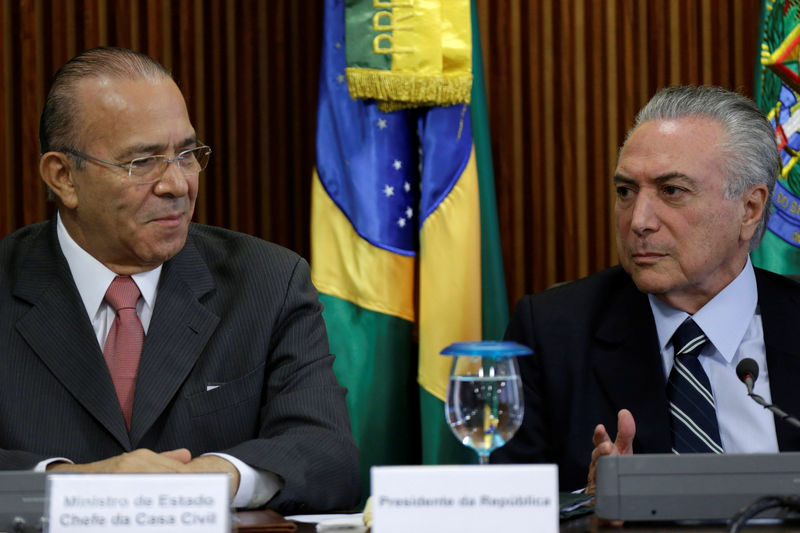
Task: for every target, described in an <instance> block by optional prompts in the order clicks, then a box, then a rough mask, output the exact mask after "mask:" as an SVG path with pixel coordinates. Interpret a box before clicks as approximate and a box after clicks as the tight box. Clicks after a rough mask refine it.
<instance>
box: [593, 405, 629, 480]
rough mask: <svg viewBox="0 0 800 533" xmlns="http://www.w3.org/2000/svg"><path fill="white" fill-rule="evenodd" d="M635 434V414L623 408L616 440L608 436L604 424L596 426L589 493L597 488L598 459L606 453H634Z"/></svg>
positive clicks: (618, 418)
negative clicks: (612, 440)
mask: <svg viewBox="0 0 800 533" xmlns="http://www.w3.org/2000/svg"><path fill="white" fill-rule="evenodd" d="M635 435H636V423H635V422H634V421H633V415H632V414H631V412H630V411H628V410H627V409H621V410H620V412H619V413H618V414H617V439H616V440H615V441H614V442H611V437H609V436H608V432H607V431H606V428H605V426H603V424H598V425H597V427H596V428H594V435H592V442H593V443H594V450H592V462H591V464H589V477H588V479H587V481H586V492H587V493H588V494H594V492H595V489H596V488H597V483H596V475H597V460H598V459H600V458H601V457H603V456H604V455H620V454H631V453H633V437H634V436H635Z"/></svg>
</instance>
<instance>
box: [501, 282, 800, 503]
mask: <svg viewBox="0 0 800 533" xmlns="http://www.w3.org/2000/svg"><path fill="white" fill-rule="evenodd" d="M756 280H757V284H758V302H759V306H760V308H761V319H762V322H763V325H764V343H765V345H766V353H767V365H768V367H769V379H770V390H771V393H772V401H773V402H774V403H775V404H776V405H779V406H781V407H782V408H783V409H784V410H786V411H788V412H789V413H794V414H800V394H798V383H800V345H798V342H797V330H798V325H799V324H800V311H799V310H800V285H798V284H796V283H795V282H793V281H791V280H788V279H786V278H784V277H783V276H779V275H777V274H773V273H770V272H767V271H764V270H760V269H756ZM506 336H507V338H508V339H511V340H515V341H517V342H520V343H522V344H525V345H527V346H529V347H530V348H532V349H533V351H534V355H532V356H530V357H521V358H520V367H521V372H522V377H523V383H524V394H525V416H524V419H523V423H522V427H521V428H520V430H519V431H518V432H517V434H516V436H514V438H513V439H511V441H510V442H509V443H508V444H507V445H506V446H504V447H503V448H500V449H498V450H497V451H496V452H495V453H494V454H493V455H492V461H493V462H498V463H507V462H526V463H527V462H532V463H535V462H550V463H557V464H558V466H559V482H560V489H561V490H563V491H568V490H573V489H577V488H581V487H584V486H585V485H586V475H587V473H588V468H589V462H590V459H591V453H592V448H593V445H592V432H593V431H594V427H595V426H596V425H597V424H600V423H602V424H605V426H606V429H607V430H608V432H609V435H611V438H612V439H613V438H614V434H615V432H616V427H617V412H618V411H619V410H620V409H622V408H627V409H629V410H630V411H631V413H633V417H634V420H635V421H636V437H635V439H634V442H633V449H634V453H669V452H670V447H671V436H670V430H669V428H670V418H669V407H668V402H667V395H666V376H665V375H664V369H663V365H662V360H661V356H660V353H659V347H658V336H657V333H656V326H655V321H654V319H653V313H652V311H651V310H650V304H649V302H648V301H647V296H646V295H645V294H643V293H641V292H639V291H638V290H637V289H636V286H635V285H634V283H633V281H632V280H631V278H630V276H628V274H626V273H625V271H624V270H623V269H622V268H621V267H614V268H611V269H608V270H605V271H603V272H600V273H598V274H595V275H593V276H589V277H588V278H584V279H582V280H578V281H575V282H572V283H568V284H565V285H562V286H558V287H555V288H552V289H550V290H547V291H544V292H542V293H540V294H537V295H534V296H526V297H524V298H522V299H521V300H520V302H519V304H518V305H517V308H516V311H515V313H514V316H513V317H512V319H511V322H510V324H509V327H508V330H507V332H506ZM744 393H745V387H744V385H742V394H744ZM775 428H776V430H777V435H778V445H779V447H780V449H781V450H800V431H798V430H797V429H794V428H792V427H791V426H788V425H787V424H785V423H784V422H781V421H779V420H776V426H775Z"/></svg>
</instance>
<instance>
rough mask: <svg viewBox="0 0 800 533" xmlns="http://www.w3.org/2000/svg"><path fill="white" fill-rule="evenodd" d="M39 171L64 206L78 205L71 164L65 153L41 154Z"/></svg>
mask: <svg viewBox="0 0 800 533" xmlns="http://www.w3.org/2000/svg"><path fill="white" fill-rule="evenodd" d="M39 173H40V174H41V176H42V180H43V181H44V182H45V183H46V184H47V186H48V187H50V190H51V191H53V194H55V195H56V196H58V198H59V200H61V203H62V205H64V207H66V208H68V209H75V208H76V207H78V195H77V194H76V192H75V185H74V183H73V181H72V166H71V165H70V164H69V160H68V159H67V154H65V153H63V152H47V153H46V154H44V155H42V158H41V159H40V160H39Z"/></svg>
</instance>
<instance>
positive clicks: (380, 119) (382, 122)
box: [377, 118, 387, 130]
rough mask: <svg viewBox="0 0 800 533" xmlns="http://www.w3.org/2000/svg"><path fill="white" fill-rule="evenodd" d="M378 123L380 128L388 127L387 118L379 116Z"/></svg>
mask: <svg viewBox="0 0 800 533" xmlns="http://www.w3.org/2000/svg"><path fill="white" fill-rule="evenodd" d="M377 124H378V129H381V130H385V129H386V126H387V124H386V119H384V118H379V119H378V123H377Z"/></svg>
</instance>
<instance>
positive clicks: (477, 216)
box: [311, 0, 508, 493]
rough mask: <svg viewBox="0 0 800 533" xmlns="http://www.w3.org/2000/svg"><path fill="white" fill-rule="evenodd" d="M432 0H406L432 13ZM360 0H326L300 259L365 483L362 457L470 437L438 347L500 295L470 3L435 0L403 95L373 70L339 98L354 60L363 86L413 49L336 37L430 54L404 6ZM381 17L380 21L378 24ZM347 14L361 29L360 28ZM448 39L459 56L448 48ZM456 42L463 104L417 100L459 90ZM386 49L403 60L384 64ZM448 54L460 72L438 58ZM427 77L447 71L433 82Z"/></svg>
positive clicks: (439, 454) (389, 456) (482, 322)
mask: <svg viewBox="0 0 800 533" xmlns="http://www.w3.org/2000/svg"><path fill="white" fill-rule="evenodd" d="M438 3H439V2H434V1H433V0H426V1H424V2H416V3H414V6H417V7H420V8H423V7H424V8H425V9H426V10H427V13H428V14H430V13H432V11H431V9H432V7H435V6H434V4H438ZM364 5H365V4H363V3H360V2H358V1H356V0H348V1H347V2H344V1H343V0H326V2H325V8H326V12H325V25H324V44H323V52H322V64H321V74H320V90H319V106H318V114H317V160H316V167H317V168H316V172H315V175H314V177H313V185H312V215H311V217H312V218H311V231H312V236H311V254H312V255H311V271H312V278H313V280H314V283H315V285H316V286H317V288H318V289H319V291H320V293H321V296H320V298H321V300H322V302H323V304H324V306H325V310H324V312H323V316H324V318H325V322H326V325H327V328H328V336H329V338H330V342H331V350H332V352H333V353H335V354H336V363H335V365H334V370H335V371H336V374H337V376H338V378H339V380H340V382H341V383H342V384H343V385H344V386H345V387H347V388H348V396H347V405H348V409H349V412H350V418H351V421H352V424H353V433H354V436H355V438H356V442H357V443H358V445H359V448H360V450H361V468H362V478H363V481H364V486H365V488H366V487H368V486H369V484H368V482H369V467H370V466H373V465H392V464H418V463H426V464H430V463H466V462H474V461H475V454H474V452H472V451H471V450H469V449H467V448H465V447H463V446H462V445H461V444H460V443H459V442H458V441H457V440H456V438H455V437H454V436H453V434H452V433H451V432H450V429H449V427H447V425H446V423H445V421H444V403H443V402H444V399H445V393H446V389H447V377H448V374H449V370H450V364H451V360H450V358H448V357H445V356H441V355H440V351H441V350H442V349H443V348H444V347H445V346H447V345H449V344H450V343H452V342H455V341H467V340H480V339H483V338H486V339H497V338H500V337H501V336H502V334H503V331H504V329H505V326H506V323H507V321H508V303H507V301H506V291H505V281H504V278H503V267H502V260H501V255H500V240H499V231H498V227H497V212H496V206H495V196H494V183H493V175H492V163H491V154H490V152H489V146H490V143H489V138H488V131H489V128H488V121H487V118H486V107H485V99H484V96H483V78H482V68H481V65H480V56H479V52H480V46H479V41H478V40H477V39H478V32H477V28H476V27H475V26H474V23H475V17H474V14H473V15H472V16H471V15H470V13H471V11H470V9H471V8H470V3H469V1H468V0H449V1H447V2H441V5H442V7H441V9H440V10H439V11H438V17H439V18H438V19H436V20H440V21H441V24H440V28H439V33H438V35H439V39H440V41H441V42H442V43H444V44H442V45H441V46H440V47H439V48H437V49H436V54H440V55H441V57H439V58H438V60H436V59H435V58H434V59H431V60H430V61H428V62H427V63H426V62H425V61H422V60H420V61H419V63H420V64H423V63H426V64H430V63H436V64H437V65H438V66H437V67H436V69H434V72H433V73H431V72H428V73H427V74H426V75H425V76H423V77H425V78H426V81H425V82H424V84H423V85H424V86H425V87H424V90H423V91H420V92H419V94H417V96H418V97H419V99H418V100H417V101H416V102H412V101H411V100H410V99H409V95H408V94H401V95H399V96H397V97H394V96H393V93H391V91H389V92H387V90H388V89H386V88H387V87H389V89H391V83H390V84H389V85H385V84H382V83H383V82H378V86H379V87H382V89H380V90H381V91H383V92H380V93H375V94H373V96H372V97H370V98H362V97H359V98H357V99H354V98H352V97H351V93H352V89H351V87H349V78H350V75H351V74H352V73H353V71H352V69H353V68H356V69H359V70H358V71H357V73H358V74H357V75H358V76H359V78H360V80H361V82H360V83H361V89H360V90H364V89H365V87H366V85H367V84H366V82H364V80H366V79H367V78H369V79H373V78H375V77H376V76H378V77H379V75H380V73H379V72H378V73H376V72H369V73H365V72H364V69H365V68H366V67H370V68H373V67H374V69H375V70H385V71H387V72H388V73H389V76H390V77H392V78H393V79H394V80H395V81H396V80H397V79H398V77H399V76H401V75H402V76H404V77H407V76H408V75H410V74H413V72H411V70H412V69H410V68H409V67H408V65H410V64H412V63H413V62H412V61H411V60H410V58H407V57H405V56H404V57H403V60H402V61H399V60H396V59H395V58H389V59H388V60H387V59H385V58H384V59H383V60H382V62H376V61H373V62H372V63H369V62H367V63H363V64H361V66H354V64H353V63H352V62H349V60H348V57H349V58H350V60H352V59H353V58H354V57H361V56H363V53H362V54H361V56H359V54H355V53H352V51H350V52H348V47H351V46H373V47H374V48H373V51H374V50H375V49H380V48H381V46H384V45H385V44H386V43H389V44H391V47H389V46H388V45H386V46H384V48H383V51H380V52H376V53H380V54H386V53H390V52H392V51H394V52H397V50H400V51H401V52H402V53H403V54H405V53H406V52H407V50H408V49H415V50H418V51H420V52H422V53H426V54H430V53H431V50H430V48H429V47H427V46H422V45H417V46H416V47H415V45H414V44H413V43H414V42H415V41H414V36H413V35H411V34H403V32H404V31H406V32H409V31H411V30H409V29H408V28H409V27H411V28H414V27H419V26H418V25H414V24H401V22H402V21H404V20H405V21H408V17H410V16H412V15H413V13H408V12H397V11H395V10H394V9H393V8H381V9H380V10H378V11H381V12H383V11H389V12H390V13H389V16H387V14H386V13H379V12H378V11H376V13H375V14H373V15H372V16H369V13H367V14H365V13H363V12H352V11H348V7H359V8H364ZM371 5H372V2H369V5H368V6H366V7H370V6H371ZM445 5H446V8H445V7H443V6H445ZM459 5H460V6H461V7H462V9H461V10H459V9H457V7H458V6H459ZM376 9H377V8H376ZM396 9H401V8H396ZM472 10H473V11H472V12H473V13H474V7H473V8H472ZM350 14H353V15H354V16H355V17H356V19H355V20H356V22H354V21H353V20H352V19H351V18H350ZM359 20H360V21H361V22H362V24H361V26H359V25H358V24H357V22H358V21H359ZM376 20H377V21H378V23H379V24H378V25H377V26H378V28H379V29H381V31H377V33H376V30H375V25H374V24H372V23H373V22H374V21H376ZM426 20H427V19H426ZM365 21H366V22H365ZM370 21H372V22H370ZM392 21H393V22H392ZM367 22H370V24H367ZM428 22H430V21H429V20H428ZM390 23H392V24H394V25H395V28H394V29H393V30H389V29H387V28H386V26H388V25H389V24H390ZM358 28H362V30H363V31H364V32H365V35H366V37H363V38H358ZM404 28H406V29H404ZM427 31H428V33H429V34H428V35H426V36H425V38H424V39H423V40H422V41H420V42H421V43H426V42H430V40H431V39H432V37H431V33H430V32H431V31H432V30H431V29H430V28H428V30H427ZM354 43H355V44H354ZM365 43H366V44H365ZM370 43H371V44H370ZM362 52H363V50H362ZM453 54H455V56H456V57H459V58H462V59H460V60H458V61H455V60H453V59H452V56H453ZM464 54H468V55H469V58H470V61H469V63H471V65H472V68H471V70H472V71H473V72H471V73H470V72H467V74H468V76H469V79H470V93H469V94H468V95H467V96H468V97H469V98H470V99H471V100H472V106H470V105H468V104H467V103H465V102H461V103H458V104H454V105H450V106H441V105H429V104H430V103H432V101H433V100H432V98H434V97H437V95H438V96H443V97H446V98H448V99H451V98H453V95H454V91H455V92H458V91H457V86H458V83H460V81H459V82H458V83H454V82H453V80H452V79H451V78H453V77H456V78H458V79H459V80H462V81H463V79H465V73H464V70H463V67H464V61H463V57H464ZM437 61H438V62H437ZM398 62H399V63H401V66H402V67H403V68H402V69H400V70H398V71H397V72H391V67H393V66H397V65H396V63H398ZM455 65H458V70H459V72H458V73H455V72H453V71H451V70H449V69H452V68H453V67H454V66H455ZM349 69H350V70H349ZM433 78H439V79H442V80H447V79H449V80H450V81H449V82H448V83H449V84H448V83H445V86H446V87H445V89H443V90H442V91H440V92H437V91H436V90H434V88H433V87H434V85H433V81H432V79H433ZM413 83H417V82H412V84H413ZM407 86H408V85H407V84H404V83H401V84H399V85H398V87H400V88H402V87H407ZM387 103H388V105H387ZM411 106H413V107H411ZM420 106H421V107H420ZM389 109H394V110H393V111H389ZM367 493H368V491H367Z"/></svg>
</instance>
